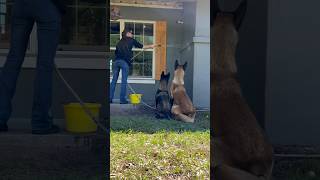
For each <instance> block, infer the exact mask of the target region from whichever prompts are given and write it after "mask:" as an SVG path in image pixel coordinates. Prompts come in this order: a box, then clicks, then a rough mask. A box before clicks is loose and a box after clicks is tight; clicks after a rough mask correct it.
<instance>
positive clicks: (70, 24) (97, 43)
mask: <svg viewBox="0 0 320 180" xmlns="http://www.w3.org/2000/svg"><path fill="white" fill-rule="evenodd" d="M65 3H66V4H67V14H65V15H64V16H63V18H62V27H61V33H60V42H59V47H58V50H60V51H98V52H105V51H106V47H107V45H108V44H107V39H108V37H107V34H108V31H107V27H106V25H107V5H106V1H105V0H65ZM12 5H13V0H0V48H5V49H7V48H9V39H10V24H11V22H10V20H11V9H12ZM36 36H37V35H36V32H35V31H33V32H32V33H31V37H30V42H31V43H30V45H31V47H30V48H31V49H33V50H36V49H37V47H34V46H35V45H36V43H35V42H36V41H37V38H36Z"/></svg>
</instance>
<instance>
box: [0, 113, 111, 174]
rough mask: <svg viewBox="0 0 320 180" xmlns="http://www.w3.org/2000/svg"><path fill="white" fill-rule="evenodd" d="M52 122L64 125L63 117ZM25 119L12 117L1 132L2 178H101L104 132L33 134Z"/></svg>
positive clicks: (0, 166) (104, 149) (104, 143)
mask: <svg viewBox="0 0 320 180" xmlns="http://www.w3.org/2000/svg"><path fill="white" fill-rule="evenodd" d="M54 122H55V124H58V125H60V127H63V125H62V120H55V121H54ZM29 124H30V120H28V119H11V120H10V121H9V124H8V126H9V131H8V132H1V133H0V162H1V163H0V169H1V171H0V176H1V177H5V179H13V180H15V179H48V177H50V178H49V179H70V180H71V179H103V177H104V176H105V174H106V164H105V161H106V154H107V150H106V143H107V138H106V136H105V135H102V134H101V135H100V134H97V133H91V134H71V133H68V132H65V131H62V132H61V133H57V134H51V135H33V134H31V129H30V128H28V127H29V126H30V125H29Z"/></svg>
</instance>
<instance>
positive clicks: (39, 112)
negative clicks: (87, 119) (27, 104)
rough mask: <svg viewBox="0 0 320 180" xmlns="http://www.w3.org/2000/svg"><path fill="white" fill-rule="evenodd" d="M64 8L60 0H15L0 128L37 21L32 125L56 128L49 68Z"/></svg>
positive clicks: (44, 130) (41, 130)
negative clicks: (53, 116)
mask: <svg viewBox="0 0 320 180" xmlns="http://www.w3.org/2000/svg"><path fill="white" fill-rule="evenodd" d="M65 11H66V8H65V5H64V4H63V3H62V1H61V0H15V1H14V5H13V10H12V24H11V27H12V32H11V42H10V51H9V54H8V56H7V60H6V62H5V64H4V66H3V68H2V70H1V74H0V131H8V126H7V122H8V120H9V118H10V116H11V111H12V105H11V100H12V98H13V96H14V93H15V89H16V81H17V78H18V75H19V73H20V69H21V65H22V63H23V61H24V57H25V52H26V49H27V47H28V41H29V36H30V33H31V31H32V28H33V25H34V23H36V24H37V35H38V56H37V68H36V78H35V82H34V99H33V107H32V118H31V126H32V133H33V134H51V133H57V132H59V127H58V126H56V125H54V124H53V122H52V120H53V118H52V115H51V111H50V110H51V101H52V72H53V67H54V58H55V54H56V49H57V46H58V42H59V33H60V26H61V15H62V14H63V13H65Z"/></svg>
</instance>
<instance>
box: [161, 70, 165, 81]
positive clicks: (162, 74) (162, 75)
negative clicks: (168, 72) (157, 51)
mask: <svg viewBox="0 0 320 180" xmlns="http://www.w3.org/2000/svg"><path fill="white" fill-rule="evenodd" d="M164 76H165V75H164V71H162V73H161V79H162V78H163V77H164Z"/></svg>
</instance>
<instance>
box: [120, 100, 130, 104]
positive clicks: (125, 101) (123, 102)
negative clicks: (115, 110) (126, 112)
mask: <svg viewBox="0 0 320 180" xmlns="http://www.w3.org/2000/svg"><path fill="white" fill-rule="evenodd" d="M128 103H129V101H127V100H124V101H120V104H128Z"/></svg>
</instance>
